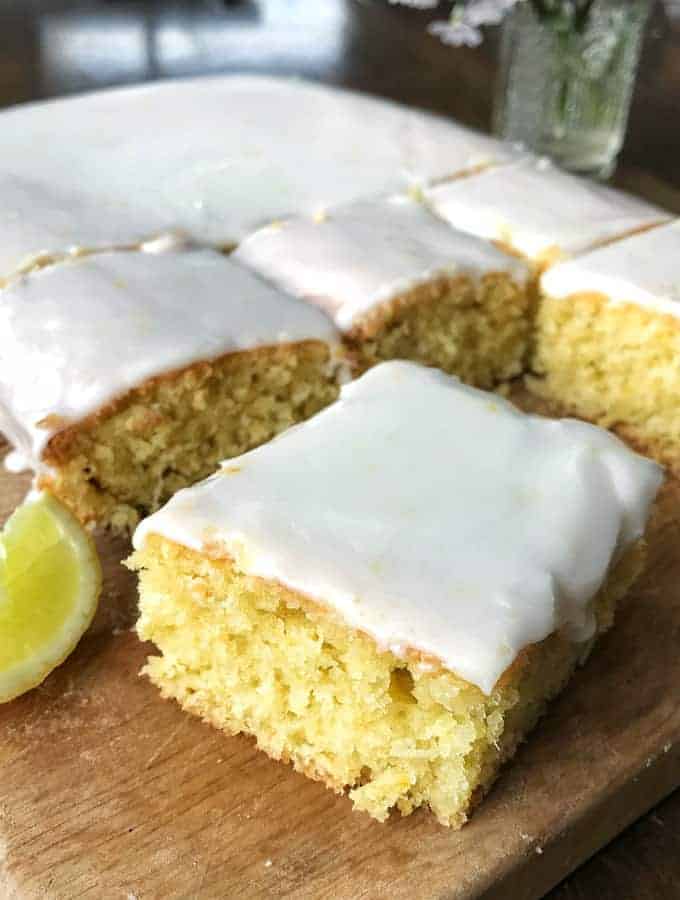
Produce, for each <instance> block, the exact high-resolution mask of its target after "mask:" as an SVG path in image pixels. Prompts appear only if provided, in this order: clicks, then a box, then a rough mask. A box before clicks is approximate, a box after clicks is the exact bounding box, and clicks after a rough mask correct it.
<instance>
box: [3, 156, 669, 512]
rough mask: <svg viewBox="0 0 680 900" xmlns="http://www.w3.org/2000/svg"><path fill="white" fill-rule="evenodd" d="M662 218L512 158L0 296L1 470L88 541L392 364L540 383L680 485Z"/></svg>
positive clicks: (54, 277) (50, 274) (15, 287)
mask: <svg viewBox="0 0 680 900" xmlns="http://www.w3.org/2000/svg"><path fill="white" fill-rule="evenodd" d="M528 198H531V202H528ZM668 219H669V217H668V216H667V215H666V214H665V213H664V212H663V211H661V210H659V209H656V208H654V207H651V206H649V205H647V204H645V203H643V202H641V201H637V200H634V199H633V198H630V197H627V196H625V195H623V194H620V193H618V192H615V191H612V190H611V189H608V188H605V187H601V186H596V185H591V184H589V183H586V182H584V181H582V180H580V179H576V178H573V177H571V176H568V175H565V174H562V173H559V172H558V171H556V170H555V169H553V168H551V167H548V166H546V165H544V164H543V163H540V162H536V161H534V160H529V159H526V160H521V161H515V162H510V163H506V164H502V165H498V166H495V167H493V166H491V167H487V168H486V169H483V170H481V171H477V172H475V173H472V174H467V175H466V176H464V177H459V178H457V179H453V180H450V181H447V182H445V183H442V184H439V185H437V186H435V187H433V188H431V189H427V190H426V191H425V192H424V194H423V195H422V196H420V197H417V198H414V197H410V196H394V197H389V198H384V199H374V200H363V201H356V202H353V203H350V204H347V205H345V206H340V207H337V208H330V209H329V210H327V211H326V212H325V213H323V214H321V215H318V214H317V215H315V216H299V217H293V218H289V219H287V220H284V221H282V222H279V223H276V224H272V225H270V226H266V227H265V228H263V229H261V230H259V231H255V232H254V233H252V234H251V235H250V236H249V237H247V238H246V239H245V240H244V241H243V242H242V243H241V244H240V245H239V246H238V247H237V249H236V250H235V251H234V252H233V253H231V254H230V255H229V256H226V255H223V254H221V253H219V252H217V251H215V250H212V249H207V248H200V247H196V246H194V245H193V244H189V243H187V244H183V243H182V242H181V241H180V242H173V241H172V240H165V241H164V240H160V241H155V242H151V243H149V244H147V245H143V249H144V250H145V251H146V252H133V251H130V252H122V251H121V252H101V253H93V254H90V255H88V254H84V255H79V256H75V257H72V258H71V259H70V260H69V261H62V262H61V263H56V264H52V265H48V266H44V267H43V268H40V269H38V270H33V271H29V272H28V273H25V274H24V275H23V276H21V277H19V278H18V279H14V280H11V281H10V282H9V284H8V285H7V286H6V287H5V289H4V291H3V294H2V297H3V306H2V308H3V316H2V321H1V322H0V333H1V335H2V346H3V352H2V356H1V357H0V385H1V390H2V394H1V395H0V397H1V406H0V416H1V419H0V424H1V425H2V429H3V431H4V432H5V434H6V435H7V436H8V437H9V438H10V440H11V442H12V443H13V444H14V446H15V447H16V448H17V450H18V454H15V455H14V456H13V457H12V458H11V462H13V463H14V464H15V465H16V464H17V463H19V462H21V461H23V462H24V463H27V464H28V465H30V466H32V467H33V468H35V469H37V470H38V471H39V474H40V481H41V483H42V484H44V485H49V486H50V488H51V489H52V490H53V491H54V492H55V493H57V494H58V495H59V496H60V497H62V498H63V499H64V500H66V501H67V502H68V503H69V504H70V505H71V507H72V508H73V509H74V510H75V511H76V512H77V514H78V515H79V516H80V517H81V518H82V519H84V520H86V521H96V522H102V523H107V524H114V525H115V526H116V527H123V528H125V527H130V526H132V525H134V524H135V522H136V521H137V519H138V517H139V515H143V514H145V513H147V512H149V511H151V510H153V509H155V508H157V507H158V505H160V504H161V503H163V502H164V501H165V500H166V499H167V498H168V497H169V496H171V495H172V493H173V492H174V491H175V490H177V489H178V488H180V487H183V486H185V485H186V484H188V483H191V482H192V481H196V480H198V479H199V478H201V477H204V476H206V475H208V474H209V473H210V472H211V471H212V470H213V469H214V468H215V466H216V465H217V464H218V462H219V461H220V460H221V459H224V458H226V457H229V456H234V455H237V454H239V453H242V452H244V451H246V450H248V449H249V448H250V447H252V446H255V445H257V444H259V443H262V442H263V441H266V440H268V439H270V438H271V437H273V436H274V435H275V434H277V433H278V432H279V431H281V430H283V429H284V428H286V427H288V426H289V425H291V424H293V423H294V422H297V421H300V420H301V419H304V418H307V417H308V416H309V415H311V414H313V413H314V412H316V411H318V410H319V409H320V408H322V407H323V406H324V405H326V404H327V403H329V402H331V401H332V400H333V399H335V397H336V396H337V390H338V384H339V383H340V382H341V381H342V380H346V379H347V378H348V377H351V374H357V373H358V372H360V371H363V370H365V369H366V368H367V367H369V366H371V365H373V364H375V363H377V362H379V361H380V360H384V359H394V358H405V359H412V360H416V361H419V362H422V363H425V364H428V365H433V366H436V367H438V368H441V369H443V370H445V371H447V372H450V373H453V374H457V375H459V376H460V377H461V378H463V380H465V381H466V382H468V383H471V384H474V385H477V386H481V387H486V388H490V387H494V386H496V385H497V384H499V383H501V382H503V381H505V380H507V379H509V378H513V377H515V376H518V375H520V374H522V373H524V372H527V371H528V372H533V373H534V374H535V377H534V378H532V379H531V381H530V384H531V387H532V389H533V390H535V391H536V392H537V393H540V394H542V395H544V396H546V397H547V398H549V399H551V400H553V401H556V403H557V404H558V407H559V408H560V409H566V410H568V411H570V412H573V413H575V414H578V415H580V416H582V417H584V418H587V419H591V420H593V421H597V422H600V423H603V424H606V425H616V426H617V427H620V428H621V429H622V430H623V431H624V432H625V433H626V435H627V436H629V437H630V438H631V439H632V440H633V441H634V442H637V444H638V445H639V446H641V447H643V448H644V449H646V450H648V451H649V452H652V453H653V454H654V455H656V456H657V457H658V458H660V459H661V460H663V461H665V462H668V463H670V464H672V465H674V464H677V458H678V454H677V447H678V442H680V426H679V425H678V416H677V405H678V404H677V396H678V387H679V386H680V383H679V376H678V372H677V368H678V367H677V363H676V360H677V359H678V355H677V350H678V349H679V348H678V347H677V346H676V345H677V343H678V327H677V316H676V312H677V309H676V306H677V301H676V296H677V291H678V284H679V283H680V253H679V252H678V249H679V248H680V228H679V227H678V224H677V223H674V222H671V221H669V220H668ZM470 232H474V234H471V233H470ZM569 257H571V258H569ZM560 258H561V259H563V260H564V261H562V262H554V261H555V260H557V259H560ZM548 261H552V262H554V264H553V265H552V266H549V262H548ZM547 266H549V267H548V269H547V271H545V272H544V274H543V275H542V277H541V280H540V289H539V291H538V294H537V292H536V275H537V272H539V271H540V270H541V269H542V268H546V267H547ZM567 298H568V299H567ZM565 301H567V302H565ZM341 343H342V345H344V351H343V350H342V349H341ZM18 456H19V457H21V458H22V459H18Z"/></svg>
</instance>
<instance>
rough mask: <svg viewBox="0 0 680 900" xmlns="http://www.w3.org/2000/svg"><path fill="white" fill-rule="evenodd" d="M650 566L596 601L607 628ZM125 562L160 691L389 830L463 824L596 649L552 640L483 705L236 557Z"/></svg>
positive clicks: (152, 556)
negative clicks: (393, 824)
mask: <svg viewBox="0 0 680 900" xmlns="http://www.w3.org/2000/svg"><path fill="white" fill-rule="evenodd" d="M643 559H644V546H643V544H642V542H639V543H638V544H637V545H635V546H634V547H633V548H632V549H631V550H629V551H628V553H627V554H626V555H625V556H624V557H623V558H622V559H621V560H620V561H619V563H618V564H617V565H616V567H615V568H614V570H613V571H612V573H611V575H610V577H609V580H608V582H607V584H606V585H605V586H604V588H603V589H602V590H601V591H600V593H599V594H598V596H597V597H596V598H595V599H594V601H593V603H594V606H595V609H596V611H597V619H598V626H599V627H598V630H599V631H600V632H601V631H604V630H605V629H606V628H608V627H609V625H610V624H611V622H612V618H613V613H614V607H615V605H616V603H617V601H618V600H619V599H620V598H621V597H622V596H623V594H625V592H626V591H627V589H628V588H629V586H630V584H631V583H632V581H633V580H634V579H635V577H636V576H637V574H638V573H639V571H640V570H641V568H642V564H643ZM128 565H129V566H130V567H132V568H135V569H137V570H139V578H140V613H141V615H140V619H139V622H138V625H137V630H138V633H139V636H140V638H142V639H143V640H151V641H153V642H154V644H155V645H156V646H157V647H158V649H159V651H160V653H161V655H159V656H152V657H151V658H150V659H149V660H148V664H147V666H146V669H145V672H146V674H147V675H148V676H149V678H150V679H151V680H152V681H153V682H154V684H156V685H157V686H158V687H159V688H160V690H161V692H162V694H163V695H164V696H165V697H172V698H174V699H175V700H177V701H178V702H179V703H180V704H181V706H182V707H183V708H184V709H185V710H186V711H187V712H191V713H193V714H194V715H197V716H200V717H202V718H203V719H204V720H206V721H207V722H210V723H212V724H213V725H215V726H217V727H218V728H221V729H223V730H224V731H226V732H228V733H232V734H233V733H237V732H244V733H246V734H251V735H254V736H255V738H256V740H257V743H258V746H259V747H260V748H261V749H262V750H264V751H265V752H266V753H268V754H269V755H270V756H271V757H273V758H275V759H282V760H285V761H289V762H291V763H292V764H293V766H294V767H295V768H296V769H297V770H298V771H300V772H303V773H304V774H305V775H307V776H309V777H311V778H315V779H318V780H321V781H323V782H325V783H326V785H327V786H328V787H330V788H332V789H333V790H335V791H337V792H342V791H345V790H347V791H348V792H349V796H350V798H351V800H352V801H353V803H354V806H355V807H356V808H358V809H361V810H365V811H366V812H368V813H369V814H370V815H372V816H373V817H375V818H376V819H378V820H380V821H383V820H384V819H385V818H386V817H387V816H388V815H389V813H390V810H391V809H392V808H395V807H396V808H398V809H399V810H400V811H401V812H402V813H403V814H409V813H411V812H412V811H413V810H414V809H416V808H417V807H419V806H429V807H430V808H431V809H432V811H433V813H434V814H435V816H436V817H437V819H438V820H439V821H440V822H441V823H442V824H443V825H448V826H451V827H454V828H458V827H460V826H461V825H462V824H463V823H464V822H465V821H466V818H467V816H468V813H469V812H470V809H471V807H472V806H473V805H474V803H476V802H478V801H479V800H480V799H481V797H482V796H483V794H484V793H485V791H486V790H487V789H488V788H489V787H490V785H491V783H492V782H493V780H494V779H495V777H496V775H497V773H498V770H499V767H500V765H501V763H502V762H503V760H504V759H507V758H508V757H510V756H511V755H512V754H513V752H514V750H515V748H516V746H517V745H518V743H519V742H520V741H522V740H523V738H524V737H525V736H526V734H527V732H528V731H529V730H530V729H531V727H532V726H533V725H534V723H535V722H536V720H537V719H538V717H539V716H540V715H541V713H542V712H543V710H544V708H545V704H546V702H547V701H548V700H549V699H550V698H551V697H552V696H554V695H555V694H556V693H558V692H559V690H560V689H561V688H562V686H563V685H564V684H565V683H566V681H567V680H568V678H569V676H570V675H571V673H572V671H573V670H574V668H575V666H576V665H577V663H578V662H579V661H580V660H582V659H583V658H584V657H585V656H586V655H587V652H588V651H589V649H590V646H586V645H583V644H581V645H578V644H573V643H571V642H570V641H569V640H567V638H566V637H564V636H562V635H560V634H559V633H555V634H553V635H551V636H550V637H548V638H547V639H546V640H544V641H543V642H542V643H540V644H535V645H532V646H531V647H529V648H527V649H526V650H525V651H524V652H523V653H522V654H521V655H520V657H519V658H518V659H517V660H516V662H515V663H514V664H513V666H512V667H511V668H510V669H509V670H507V671H506V673H505V674H504V676H503V677H502V678H501V679H500V681H499V683H498V684H497V685H496V688H495V689H494V691H493V693H492V694H491V695H490V696H486V695H485V694H483V693H482V692H481V691H480V690H479V688H477V687H476V686H474V685H472V684H470V683H468V682H466V681H464V680H462V679H461V678H460V677H458V676H456V675H455V674H453V673H452V672H450V671H446V670H444V669H441V668H436V667H434V668H432V667H431V668H430V669H429V670H427V669H426V668H425V667H423V666H422V665H419V663H418V661H417V660H415V659H400V658H397V657H396V656H395V655H393V654H392V653H390V652H383V651H380V650H379V649H378V648H377V647H376V645H375V643H374V642H373V640H372V639H371V638H370V637H368V636H366V635H364V634H362V633H360V632H357V631H354V630H351V629H350V628H348V627H347V626H345V625H343V624H342V623H341V622H339V621H337V620H336V619H334V618H333V616H332V615H331V614H330V613H328V612H327V611H326V612H325V611H324V610H323V608H322V606H321V605H317V604H315V603H311V602H310V601H309V600H308V599H304V598H302V597H300V596H299V595H298V594H296V593H294V592H293V591H291V590H288V589H286V588H285V587H283V586H281V585H280V584H278V583H274V582H268V581H264V580H262V579H257V578H253V577H249V576H246V575H244V574H242V573H241V572H240V571H238V570H237V568H236V567H235V565H234V564H232V563H231V562H230V561H229V560H228V559H224V558H210V557H209V556H207V555H202V554H200V553H197V552H195V551H191V550H188V549H186V548H184V547H181V546H179V545H177V544H174V543H172V542H171V541H168V540H167V539H165V538H162V537H160V536H158V535H155V534H151V535H149V536H148V537H147V540H146V542H145V545H144V547H143V549H142V550H140V551H137V552H136V553H135V554H134V555H133V556H132V557H131V559H130V560H129V561H128Z"/></svg>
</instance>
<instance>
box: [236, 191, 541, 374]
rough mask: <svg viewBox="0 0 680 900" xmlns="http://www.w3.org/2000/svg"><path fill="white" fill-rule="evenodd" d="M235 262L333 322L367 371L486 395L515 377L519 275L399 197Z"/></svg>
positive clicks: (516, 263)
mask: <svg viewBox="0 0 680 900" xmlns="http://www.w3.org/2000/svg"><path fill="white" fill-rule="evenodd" d="M233 258H234V259H235V260H236V261H237V262H240V263H243V264H244V265H247V266H250V267H251V268H252V269H253V270H254V271H256V272H258V273H259V274H261V275H263V276H264V277H265V278H267V279H269V280H270V281H271V282H272V283H273V284H275V285H277V286H279V287H281V288H283V289H284V290H287V291H289V292H291V293H292V294H294V295H296V296H297V297H300V298H302V299H304V300H307V301H309V302H310V303H315V304H316V305H318V306H319V307H321V308H322V309H324V310H326V311H327V312H328V313H329V314H330V315H332V316H333V318H334V320H335V323H336V325H337V326H338V328H339V329H340V330H341V331H342V332H343V333H344V336H345V340H346V343H347V344H348V346H349V347H350V349H351V351H352V353H353V354H354V356H355V357H356V358H357V359H358V361H359V364H360V366H361V367H363V368H367V367H369V366H371V365H374V364H375V363H377V362H380V361H381V360H387V359H411V360H415V361H417V362H421V363H425V364H427V365H432V366H437V367H438V368H440V369H443V370H444V371H446V372H451V373H455V374H456V375H459V376H460V377H461V378H463V379H464V380H465V381H467V382H471V383H473V384H476V385H479V386H482V387H490V386H492V385H494V384H495V383H496V382H498V381H500V380H502V379H506V378H509V377H512V376H514V375H518V374H519V373H520V372H521V371H522V368H523V363H524V360H525V353H526V348H527V337H528V333H529V327H530V317H529V309H530V290H529V284H528V270H527V267H526V266H525V265H524V264H523V263H522V262H521V261H520V260H518V259H516V258H514V257H512V256H510V255H508V254H505V253H503V252H502V251H501V250H499V249H498V248H496V247H494V246H493V245H492V244H491V243H489V242H486V241H482V240H480V239H479V238H476V237H472V236H470V235H467V234H464V233H463V232H460V231H455V230H454V229H452V228H450V227H449V226H448V225H446V224H445V223H444V222H442V221H440V220H439V219H437V218H436V217H435V216H434V215H432V214H431V213H430V212H429V211H428V210H427V209H425V208H424V207H423V206H422V205H421V204H419V203H417V202H416V201H414V200H412V199H409V198H407V197H392V198H388V199H378V200H370V201H364V202H358V203H353V204H350V205H348V206H344V207H339V208H336V209H332V210H330V211H329V212H328V213H327V214H326V215H324V216H322V217H319V218H317V219H307V218H296V219H289V220H288V221H285V222H283V223H280V224H278V225H272V226H270V227H268V228H264V229H261V230H260V231H258V232H256V233H255V234H253V235H251V236H250V237H249V238H247V239H246V240H245V241H244V242H243V243H242V244H241V245H240V246H239V248H238V249H237V250H236V251H235V253H234V257H233Z"/></svg>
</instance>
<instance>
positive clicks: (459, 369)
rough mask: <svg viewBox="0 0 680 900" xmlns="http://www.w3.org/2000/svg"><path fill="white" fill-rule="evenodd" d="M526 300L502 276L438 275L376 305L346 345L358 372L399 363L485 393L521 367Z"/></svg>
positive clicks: (526, 293) (527, 289)
mask: <svg viewBox="0 0 680 900" xmlns="http://www.w3.org/2000/svg"><path fill="white" fill-rule="evenodd" d="M533 294H534V292H533V288H532V286H531V285H530V284H529V285H524V284H520V283H518V282H516V281H515V280H513V279H512V277H511V276H510V275H509V274H507V273H503V272H490V273H488V274H486V275H483V276H482V277H481V278H479V279H476V278H471V277H469V276H465V275H460V276H457V277H446V276H442V277H439V278H436V279H433V280H431V281H428V282H426V283H425V284H422V285H418V286H417V287H415V288H412V289H411V290H409V291H408V292H406V293H404V294H402V295H400V296H399V297H397V298H396V299H395V300H393V301H392V302H391V303H389V304H383V305H379V306H377V307H376V310H375V312H373V313H372V314H368V315H366V316H364V317H362V319H361V320H360V322H359V323H358V324H357V325H356V327H354V328H353V329H352V330H351V331H349V333H348V334H347V336H346V344H347V346H348V348H349V350H350V352H351V353H352V355H353V356H354V357H355V359H356V360H357V362H358V365H359V368H360V369H361V370H362V371H364V370H366V369H368V368H370V367H371V366H373V365H376V364H377V363H379V362H382V361H385V360H393V359H406V360H412V361H414V362H419V363H422V364H424V365H428V366H434V367H436V368H438V369H442V370H443V371H444V372H448V373H449V374H452V375H457V376H458V377H459V378H461V379H462V380H463V381H464V382H466V383H468V384H472V385H475V386H476V387H482V388H490V387H493V386H495V385H496V384H497V383H498V382H499V381H503V380H507V379H509V378H513V377H515V376H517V375H520V374H521V373H522V372H523V371H524V369H525V363H526V354H527V347H528V340H529V333H530V329H531V319H532V312H533V299H532V298H533Z"/></svg>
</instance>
